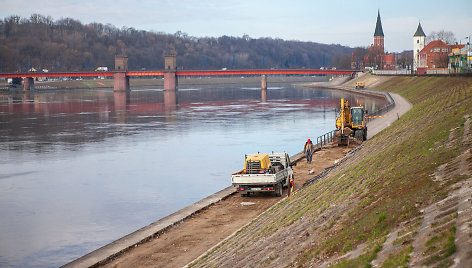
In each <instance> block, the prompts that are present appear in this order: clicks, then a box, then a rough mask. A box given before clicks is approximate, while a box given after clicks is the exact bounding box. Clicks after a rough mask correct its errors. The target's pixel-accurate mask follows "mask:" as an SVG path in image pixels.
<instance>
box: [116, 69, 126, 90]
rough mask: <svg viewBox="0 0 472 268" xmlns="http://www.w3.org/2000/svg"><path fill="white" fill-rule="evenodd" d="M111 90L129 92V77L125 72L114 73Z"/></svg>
mask: <svg viewBox="0 0 472 268" xmlns="http://www.w3.org/2000/svg"><path fill="white" fill-rule="evenodd" d="M113 80H114V81H113V82H114V85H113V90H114V91H128V90H129V76H127V75H126V72H116V73H114V74H113Z"/></svg>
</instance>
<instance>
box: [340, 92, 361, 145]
mask: <svg viewBox="0 0 472 268" xmlns="http://www.w3.org/2000/svg"><path fill="white" fill-rule="evenodd" d="M366 113H367V111H366V110H365V109H364V107H362V105H360V106H359V107H350V106H349V102H348V101H346V100H344V99H343V98H341V110H340V111H339V116H338V117H336V133H335V135H334V137H333V143H334V144H337V145H349V141H350V139H356V140H357V141H360V142H362V141H365V140H366V139H367V125H366V121H365V115H366Z"/></svg>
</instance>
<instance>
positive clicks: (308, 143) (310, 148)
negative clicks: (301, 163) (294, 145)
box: [303, 139, 313, 164]
mask: <svg viewBox="0 0 472 268" xmlns="http://www.w3.org/2000/svg"><path fill="white" fill-rule="evenodd" d="M303 152H304V153H305V156H306V162H307V163H308V164H310V163H311V159H312V152H313V143H312V142H311V140H310V139H308V140H307V141H306V142H305V147H303Z"/></svg>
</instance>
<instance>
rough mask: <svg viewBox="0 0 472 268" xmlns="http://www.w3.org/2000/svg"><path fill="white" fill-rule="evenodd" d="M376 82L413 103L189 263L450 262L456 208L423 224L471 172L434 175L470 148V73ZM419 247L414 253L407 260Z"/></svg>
mask: <svg viewBox="0 0 472 268" xmlns="http://www.w3.org/2000/svg"><path fill="white" fill-rule="evenodd" d="M376 89H378V90H382V91H390V92H395V93H399V94H400V95H402V96H403V97H405V98H406V99H407V100H408V101H410V102H411V103H412V104H413V108H412V109H411V110H410V111H409V112H408V113H406V114H405V115H404V116H403V117H401V118H400V119H399V120H397V121H395V122H394V123H393V124H392V125H391V126H390V127H389V128H387V129H385V130H383V131H382V132H380V133H379V134H378V135H377V136H375V137H374V138H372V139H371V140H369V141H367V142H365V143H364V144H363V145H362V149H361V150H359V151H358V152H357V153H356V154H355V155H354V156H353V157H351V158H349V159H348V160H347V161H346V162H344V164H343V165H341V166H340V167H338V168H337V169H336V170H334V171H332V172H331V173H329V174H328V176H326V177H325V178H323V179H321V180H319V181H317V182H315V183H314V184H312V185H310V186H308V187H305V188H304V189H302V190H300V191H299V192H297V193H296V195H294V196H293V197H291V198H288V199H284V200H282V201H281V202H279V203H278V204H277V205H275V206H274V207H272V208H271V209H269V210H268V211H266V212H265V213H263V214H262V215H260V216H259V217H258V218H256V219H255V220H254V221H252V222H251V223H250V224H248V225H247V226H245V227H244V228H243V229H241V230H240V231H239V232H237V233H236V234H235V235H234V236H232V237H230V238H229V239H227V240H225V241H224V242H222V243H221V244H220V245H218V246H217V247H215V248H214V249H212V250H211V251H210V252H209V253H208V254H206V255H204V256H203V257H201V258H200V259H198V260H196V261H195V262H194V263H192V264H191V265H190V266H191V267H225V266H227V267H254V266H260V267H287V266H288V267H291V266H295V267H311V266H320V265H324V266H331V265H333V266H335V267H369V266H371V265H372V264H373V263H375V262H377V263H376V265H379V266H384V267H392V266H394V267H398V266H408V265H411V262H412V261H417V263H419V264H422V265H427V266H439V267H441V266H442V267H447V266H449V265H451V263H452V261H451V258H452V257H451V256H452V255H453V254H454V253H455V252H456V245H455V244H454V238H455V234H456V230H455V226H454V224H453V223H450V221H451V220H453V219H454V218H456V217H457V212H454V211H452V212H451V213H449V214H447V215H446V216H447V217H445V218H444V219H442V220H441V221H440V220H439V216H438V217H435V218H434V219H436V221H435V222H433V224H428V225H425V224H424V222H425V219H426V218H427V216H426V215H425V214H424V209H425V208H427V207H428V206H430V205H431V204H434V203H435V202H438V201H440V200H443V199H445V198H447V197H448V196H449V195H450V194H451V193H452V192H453V191H454V190H455V189H456V188H457V187H454V186H455V185H457V183H459V182H461V181H464V180H469V179H471V178H470V175H469V176H464V175H457V174H458V173H454V172H453V170H454V168H456V169H457V168H459V167H455V166H454V165H450V167H448V168H447V172H449V173H448V174H450V176H445V177H444V178H442V180H440V181H438V180H436V179H435V176H434V174H436V173H437V170H438V169H439V168H440V167H444V166H445V165H447V164H448V163H451V161H454V159H457V157H459V156H460V155H462V154H464V152H465V151H470V150H471V147H472V143H471V141H470V137H469V138H464V135H466V134H467V135H469V133H470V132H472V131H471V129H470V124H468V123H466V121H467V120H468V119H470V118H472V79H471V78H449V77H395V78H392V79H390V80H388V81H386V82H384V83H382V84H380V85H378V86H377V88H376ZM467 122H469V121H467ZM470 160H471V159H470V158H469V159H467V161H468V163H469V166H468V172H469V173H468V174H470V170H471V169H472V166H471V165H470V162H471V161H470ZM313 161H316V159H314V160H313ZM434 224H437V225H438V226H441V228H439V229H434V230H435V231H434V232H433V234H434V235H431V236H430V237H428V238H427V239H425V240H424V241H422V240H419V239H417V238H418V237H420V236H421V232H424V228H423V229H422V228H420V227H421V226H423V227H424V226H426V229H428V228H429V229H432V228H433V227H434ZM422 230H423V231H422ZM393 234H394V235H395V236H393ZM394 238H395V239H394ZM390 240H392V241H390ZM387 244H388V245H389V250H386V249H385V247H386V246H387ZM415 252H420V253H419V254H418V256H420V257H418V258H417V260H411V256H414V253H415Z"/></svg>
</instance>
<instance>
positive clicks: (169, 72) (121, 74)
mask: <svg viewBox="0 0 472 268" xmlns="http://www.w3.org/2000/svg"><path fill="white" fill-rule="evenodd" d="M165 63H166V64H165V65H166V67H167V69H166V70H158V71H127V65H128V63H127V57H122V56H117V57H116V58H115V71H107V72H47V73H44V72H26V73H0V78H2V77H3V78H14V77H23V78H25V80H24V89H25V90H30V89H31V88H33V87H34V79H33V78H36V77H98V76H112V77H113V78H114V90H115V91H122V90H129V77H131V76H164V90H175V89H176V87H177V77H178V76H218V75H261V76H262V84H261V88H262V89H267V75H277V74H285V75H288V74H308V75H310V74H311V75H315V74H334V75H354V74H355V73H356V72H359V70H319V69H252V70H176V68H175V66H176V64H175V56H166V59H165Z"/></svg>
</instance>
